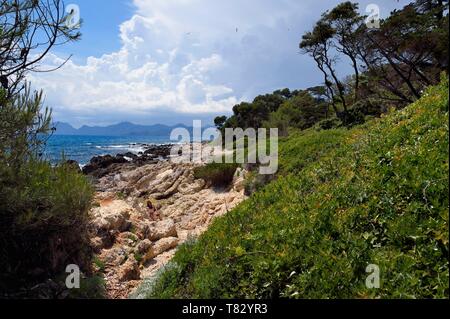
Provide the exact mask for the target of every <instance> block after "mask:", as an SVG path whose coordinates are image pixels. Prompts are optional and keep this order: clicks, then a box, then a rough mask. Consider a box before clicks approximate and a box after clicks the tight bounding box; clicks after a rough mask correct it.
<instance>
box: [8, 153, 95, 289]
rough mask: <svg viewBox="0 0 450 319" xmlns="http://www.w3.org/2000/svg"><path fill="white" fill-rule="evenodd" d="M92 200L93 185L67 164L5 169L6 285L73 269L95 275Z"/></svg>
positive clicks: (31, 163)
mask: <svg viewBox="0 0 450 319" xmlns="http://www.w3.org/2000/svg"><path fill="white" fill-rule="evenodd" d="M91 200H92V189H91V186H90V184H89V183H88V182H87V181H86V179H85V178H84V176H82V175H81V174H79V173H78V172H76V171H75V170H73V169H72V168H70V167H68V166H66V165H62V166H58V167H52V166H51V165H50V164H49V163H47V162H43V161H34V160H31V161H28V162H27V163H26V164H24V165H22V166H21V169H20V170H19V171H18V172H13V171H12V169H11V168H10V167H7V166H4V165H0V220H1V223H0V243H1V245H0V247H1V248H0V249H1V258H0V282H1V284H0V285H3V284H5V283H6V287H3V288H7V287H10V288H11V286H17V285H19V286H20V283H22V284H25V283H29V281H30V282H33V281H34V280H40V279H45V278H48V277H52V276H54V275H56V274H58V273H60V272H64V271H65V267H66V266H67V265H68V264H77V265H78V266H80V268H81V269H83V270H89V268H90V267H89V266H90V256H91V251H90V248H89V238H88V222H89V219H88V210H89V207H90V204H91ZM8 284H9V285H8Z"/></svg>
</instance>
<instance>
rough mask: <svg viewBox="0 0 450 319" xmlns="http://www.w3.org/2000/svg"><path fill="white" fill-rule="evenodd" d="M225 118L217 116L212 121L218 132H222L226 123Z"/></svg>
mask: <svg viewBox="0 0 450 319" xmlns="http://www.w3.org/2000/svg"><path fill="white" fill-rule="evenodd" d="M227 119H228V118H227V117H226V116H218V117H216V118H215V119H214V125H215V126H216V127H217V129H218V130H219V131H222V129H223V128H224V125H225V123H226V122H227Z"/></svg>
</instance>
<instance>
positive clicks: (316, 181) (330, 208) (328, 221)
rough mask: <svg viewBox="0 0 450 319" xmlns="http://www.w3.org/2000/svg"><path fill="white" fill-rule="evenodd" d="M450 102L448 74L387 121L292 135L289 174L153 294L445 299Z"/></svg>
mask: <svg viewBox="0 0 450 319" xmlns="http://www.w3.org/2000/svg"><path fill="white" fill-rule="evenodd" d="M448 100H449V97H448V80H447V79H445V80H444V81H443V82H442V83H441V84H440V85H439V86H438V87H433V88H430V89H429V90H427V92H426V93H425V94H424V97H423V98H422V99H421V100H419V101H417V102H416V103H414V104H412V105H410V106H409V107H407V108H406V109H404V110H402V111H396V112H392V113H390V114H388V115H386V116H383V117H382V118H381V119H374V120H372V121H371V122H370V123H366V124H364V125H362V126H358V127H354V128H352V129H350V130H345V129H344V130H330V131H321V132H317V131H314V130H311V131H310V132H304V133H303V135H296V136H293V137H290V138H288V139H287V140H286V141H284V142H283V143H286V144H285V146H284V147H283V145H282V146H281V150H280V156H281V158H280V162H281V163H284V164H283V165H282V173H283V174H282V175H281V176H279V177H278V178H277V180H276V181H274V182H272V183H270V184H269V185H267V186H265V187H264V188H262V189H261V190H259V191H258V192H256V193H254V194H253V196H252V197H251V198H250V199H249V200H247V201H245V202H244V203H242V204H241V205H239V206H238V207H237V208H235V209H234V210H232V211H231V212H229V213H228V214H226V215H225V216H223V217H221V218H218V219H216V220H215V221H214V222H213V224H212V226H211V227H210V228H209V229H208V231H206V232H205V233H204V234H203V235H202V236H201V237H200V238H199V240H198V241H197V242H196V243H195V244H191V245H184V246H182V247H181V248H180V249H179V250H178V251H177V253H176V254H175V257H174V259H173V261H172V263H173V264H174V265H176V267H173V268H170V269H167V270H166V271H163V272H162V273H161V274H160V275H159V277H158V278H157V279H156V280H154V281H153V284H152V289H151V290H149V291H148V292H147V294H146V297H147V298H186V297H189V298H278V297H283V298H313V299H316V298H448V297H449V261H448V251H449V234H448V223H449V189H448V185H449V183H448V182H449V180H448V178H449V176H448V172H449V161H448V160H449V149H448V145H449V127H448V116H449V115H448V110H449V109H448ZM308 141H310V142H311V143H317V146H315V147H314V146H312V145H310V144H308ZM295 145H297V148H295ZM308 145H309V146H308ZM320 145H322V146H323V148H324V151H322V152H321V151H319V150H320ZM305 146H306V147H309V148H308V149H309V150H315V152H313V153H312V154H311V158H309V156H308V153H306V155H304V156H303V152H304V147H305ZM295 154H298V156H297V157H296V156H295ZM289 172H290V173H289ZM370 264H374V265H377V266H378V267H379V268H380V271H381V277H380V279H381V286H380V288H378V289H371V287H368V286H366V279H367V277H368V273H367V272H366V267H367V266H368V265H370Z"/></svg>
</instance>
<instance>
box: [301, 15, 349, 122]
mask: <svg viewBox="0 0 450 319" xmlns="http://www.w3.org/2000/svg"><path fill="white" fill-rule="evenodd" d="M334 35H335V30H334V29H333V28H332V26H331V25H330V23H329V22H328V21H327V20H326V19H323V18H322V19H321V20H319V21H318V22H317V23H316V25H315V27H314V29H313V31H311V32H307V33H305V34H304V35H303V37H302V41H301V42H300V49H301V50H302V51H303V52H304V53H305V54H309V55H310V56H311V57H312V58H313V59H314V61H315V62H316V64H317V67H318V68H319V70H320V71H321V72H322V74H323V76H324V83H325V86H326V87H327V90H328V95H329V96H330V97H331V103H332V106H333V109H334V111H335V113H336V114H337V115H338V114H339V110H338V107H337V104H338V103H340V104H341V105H342V106H343V108H344V112H347V103H346V100H345V94H344V86H343V85H342V83H341V81H340V80H339V78H338V76H337V74H336V71H335V61H336V59H335V58H334V57H332V56H331V54H332V53H331V51H332V50H331V49H332V46H333V43H332V41H333V37H334Z"/></svg>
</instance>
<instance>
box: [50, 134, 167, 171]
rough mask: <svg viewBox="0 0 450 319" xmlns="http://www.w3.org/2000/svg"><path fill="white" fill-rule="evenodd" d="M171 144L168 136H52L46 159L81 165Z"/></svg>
mask: <svg viewBox="0 0 450 319" xmlns="http://www.w3.org/2000/svg"><path fill="white" fill-rule="evenodd" d="M161 144H170V140H169V138H168V137H167V136H73V135H54V136H51V137H50V138H49V140H48V142H47V145H46V148H45V152H44V153H45V157H46V159H48V160H49V161H51V162H52V163H53V164H56V163H58V162H60V161H61V159H62V155H63V154H64V157H65V159H66V160H75V161H77V162H78V163H79V164H80V165H86V164H88V163H89V161H90V160H91V158H92V157H94V156H100V155H108V154H109V155H117V154H121V153H122V154H123V153H126V152H132V153H135V154H138V153H139V152H143V151H145V145H161Z"/></svg>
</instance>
